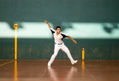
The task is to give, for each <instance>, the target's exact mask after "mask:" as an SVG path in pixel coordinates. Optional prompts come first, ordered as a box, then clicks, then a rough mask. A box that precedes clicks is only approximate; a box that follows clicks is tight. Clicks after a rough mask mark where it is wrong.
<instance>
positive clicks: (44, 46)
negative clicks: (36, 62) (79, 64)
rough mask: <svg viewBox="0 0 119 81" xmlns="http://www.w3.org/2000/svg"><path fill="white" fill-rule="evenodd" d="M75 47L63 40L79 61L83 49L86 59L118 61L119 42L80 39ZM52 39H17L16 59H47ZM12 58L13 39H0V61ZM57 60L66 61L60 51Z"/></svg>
mask: <svg viewBox="0 0 119 81" xmlns="http://www.w3.org/2000/svg"><path fill="white" fill-rule="evenodd" d="M77 41H78V43H79V44H77V45H75V44H73V42H72V41H70V40H67V39H65V44H66V45H67V47H68V48H69V49H70V51H71V53H72V56H73V57H74V58H75V59H81V52H82V48H85V55H86V56H85V58H86V59H98V60H102V59H103V60H112V59H113V60H117V59H119V43H118V41H119V40H114V39H80V41H79V40H77ZM53 48H54V43H53V39H18V59H49V58H50V57H51V55H52V54H53ZM13 58H14V39H0V59H13ZM57 59H67V56H66V54H65V53H64V52H62V51H60V52H59V54H58V56H57Z"/></svg>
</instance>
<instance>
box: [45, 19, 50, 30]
mask: <svg viewBox="0 0 119 81" xmlns="http://www.w3.org/2000/svg"><path fill="white" fill-rule="evenodd" d="M44 22H45V23H46V24H48V21H47V20H44ZM48 27H49V29H51V26H50V24H48Z"/></svg>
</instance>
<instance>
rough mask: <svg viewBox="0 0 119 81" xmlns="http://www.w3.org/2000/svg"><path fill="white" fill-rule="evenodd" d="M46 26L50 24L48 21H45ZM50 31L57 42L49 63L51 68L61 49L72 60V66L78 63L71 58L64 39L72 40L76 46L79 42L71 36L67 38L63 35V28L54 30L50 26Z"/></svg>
mask: <svg viewBox="0 0 119 81" xmlns="http://www.w3.org/2000/svg"><path fill="white" fill-rule="evenodd" d="M44 22H45V23H46V24H48V21H47V20H45V21H44ZM48 27H49V29H50V30H51V32H52V34H53V36H54V40H55V47H54V54H53V55H52V56H51V58H50V61H49V62H48V66H51V64H52V63H53V61H54V60H55V58H56V56H57V54H58V51H59V50H60V49H61V50H62V51H64V52H65V53H66V54H67V56H68V58H69V59H70V61H71V63H72V64H75V63H77V60H74V59H73V58H72V56H71V53H70V51H69V49H68V48H67V46H65V44H64V42H63V39H64V38H65V37H68V38H69V39H70V40H72V41H73V42H74V43H75V44H77V41H75V40H74V39H73V38H71V37H70V36H67V35H65V34H63V33H61V27H60V26H57V27H56V30H54V29H53V28H51V26H50V25H49V24H48Z"/></svg>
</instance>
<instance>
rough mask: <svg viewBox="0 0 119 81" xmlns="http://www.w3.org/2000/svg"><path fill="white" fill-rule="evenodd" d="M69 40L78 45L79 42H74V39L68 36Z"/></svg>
mask: <svg viewBox="0 0 119 81" xmlns="http://www.w3.org/2000/svg"><path fill="white" fill-rule="evenodd" d="M68 38H69V39H70V40H72V41H73V42H74V43H75V44H77V41H76V40H74V39H73V38H72V37H70V36H68Z"/></svg>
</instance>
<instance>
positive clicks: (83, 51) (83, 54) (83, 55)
mask: <svg viewBox="0 0 119 81" xmlns="http://www.w3.org/2000/svg"><path fill="white" fill-rule="evenodd" d="M84 59H85V50H84V48H83V49H82V60H84Z"/></svg>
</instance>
